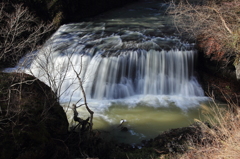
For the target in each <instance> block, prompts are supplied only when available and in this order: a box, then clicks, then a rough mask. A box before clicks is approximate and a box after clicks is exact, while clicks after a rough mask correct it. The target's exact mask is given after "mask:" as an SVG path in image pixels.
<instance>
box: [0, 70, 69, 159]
mask: <svg viewBox="0 0 240 159" xmlns="http://www.w3.org/2000/svg"><path fill="white" fill-rule="evenodd" d="M0 88H1V89H0V141H1V143H0V147H1V151H0V158H2V159H8V158H19V159H20V158H22V159H28V158H35V159H36V158H39V159H40V158H41V159H42V158H64V156H67V153H68V151H67V148H66V146H65V144H64V139H65V135H67V133H68V121H67V118H66V114H65V112H64V110H63V108H62V107H61V106H60V105H59V103H58V101H57V98H56V95H55V94H54V93H53V92H52V91H51V89H50V88H49V87H48V86H47V85H45V84H44V83H42V82H41V81H39V80H37V79H36V78H34V77H32V76H30V75H26V74H20V73H11V74H9V73H0Z"/></svg>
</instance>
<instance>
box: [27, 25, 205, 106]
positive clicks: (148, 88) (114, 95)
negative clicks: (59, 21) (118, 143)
mask: <svg viewBox="0 0 240 159" xmlns="http://www.w3.org/2000/svg"><path fill="white" fill-rule="evenodd" d="M98 25H100V27H99V26H98V27H95V28H94V29H91V32H88V31H87V32H86V30H87V29H86V24H83V23H79V24H75V25H74V24H71V25H63V26H62V27H61V28H60V29H59V30H58V31H57V32H56V33H55V34H54V35H53V36H52V37H51V38H50V39H49V41H48V42H47V43H46V44H45V46H44V47H43V48H42V49H41V50H39V51H38V53H37V54H36V57H35V59H34V60H33V61H32V63H31V66H30V68H28V69H27V72H28V73H30V74H33V75H34V76H36V77H38V78H39V79H40V80H42V81H44V82H45V83H46V84H48V85H49V86H50V87H51V88H52V89H53V90H54V91H55V92H56V93H57V94H58V96H59V97H60V101H61V102H69V101H73V102H74V101H78V100H79V99H80V98H82V92H81V89H80V86H79V81H78V80H79V79H78V76H77V74H79V77H80V78H81V80H82V81H83V87H84V90H85V93H86V96H87V98H88V99H89V100H98V101H101V100H118V99H119V100H123V101H124V99H126V98H129V97H134V96H142V97H144V96H149V95H153V96H161V95H169V96H183V97H186V98H187V97H202V96H204V93H203V90H202V88H201V86H200V85H199V83H198V82H197V80H196V78H195V76H194V67H195V62H196V56H197V52H196V51H195V50H192V49H189V48H188V47H187V46H186V45H185V47H183V45H184V44H182V43H181V44H179V43H180V41H178V40H176V38H174V39H169V38H168V39H167V38H160V37H149V36H146V35H144V34H142V33H141V32H136V31H134V32H133V31H126V32H124V33H122V34H121V35H116V34H112V35H105V36H104V37H103V36H102V35H103V32H102V29H103V28H104V25H103V24H98ZM79 26H84V29H83V28H81V29H79V28H78V27H79ZM91 26H92V24H91ZM94 26H96V24H95V25H94ZM76 28H78V29H77V31H76ZM66 30H67V31H66ZM93 30H94V32H93ZM100 35H101V36H100ZM136 41H137V42H136ZM163 41H164V42H165V43H173V42H175V43H176V44H175V46H174V45H172V49H165V48H166V47H162V42H163ZM160 44H161V45H160ZM165 46H166V45H165Z"/></svg>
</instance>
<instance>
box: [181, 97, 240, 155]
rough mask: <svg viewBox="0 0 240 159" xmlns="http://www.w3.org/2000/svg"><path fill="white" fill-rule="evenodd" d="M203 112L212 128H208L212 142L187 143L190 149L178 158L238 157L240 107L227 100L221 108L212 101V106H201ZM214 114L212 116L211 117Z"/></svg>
mask: <svg viewBox="0 0 240 159" xmlns="http://www.w3.org/2000/svg"><path fill="white" fill-rule="evenodd" d="M203 110H204V113H205V114H206V116H207V118H208V122H209V123H210V124H211V125H212V128H211V129H210V128H209V130H208V132H207V133H210V134H211V135H212V137H213V139H214V140H213V142H206V143H205V144H204V145H202V144H201V145H199V144H196V143H191V142H190V143H188V145H190V147H189V148H190V150H189V151H188V152H186V153H184V154H182V155H181V156H179V157H178V158H181V159H238V158H239V156H240V122H239V120H240V116H239V113H240V108H239V106H238V105H237V104H235V103H231V101H230V100H229V101H228V108H227V109H226V108H225V109H223V108H221V106H219V105H218V104H217V103H215V102H214V101H213V105H212V108H210V109H209V108H207V107H204V106H203ZM213 116H214V117H213Z"/></svg>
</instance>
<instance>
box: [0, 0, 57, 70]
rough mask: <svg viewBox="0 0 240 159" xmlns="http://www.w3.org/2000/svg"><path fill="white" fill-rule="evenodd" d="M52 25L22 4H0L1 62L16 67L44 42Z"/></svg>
mask: <svg viewBox="0 0 240 159" xmlns="http://www.w3.org/2000/svg"><path fill="white" fill-rule="evenodd" d="M52 30H53V25H52V23H44V22H41V21H39V20H38V19H37V18H36V17H35V16H34V15H33V14H32V13H30V12H29V10H28V9H27V8H26V7H24V6H23V5H22V4H8V3H0V61H1V63H2V64H4V65H7V66H11V65H15V64H16V63H17V62H18V61H19V59H20V58H21V57H22V56H23V55H24V54H26V53H27V52H29V51H32V50H34V49H36V48H37V46H39V45H40V44H41V43H43V42H44V40H43V37H45V36H46V34H47V33H49V32H50V31H52Z"/></svg>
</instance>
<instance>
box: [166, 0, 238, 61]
mask: <svg viewBox="0 0 240 159" xmlns="http://www.w3.org/2000/svg"><path fill="white" fill-rule="evenodd" d="M239 6H240V0H200V1H194V0H193V1H191V0H189V1H188V0H180V1H179V2H178V3H176V1H172V2H171V5H170V8H169V13H170V14H173V15H174V22H175V25H176V27H177V28H178V30H179V32H180V33H182V34H183V35H184V36H188V37H189V38H194V39H198V40H199V41H200V45H201V47H202V48H203V49H204V51H205V53H206V55H209V56H212V59H213V60H228V58H229V57H231V56H236V54H237V53H239V51H240V46H239V43H240V30H239V26H240V18H239V14H240V12H239V11H240V9H239V8H240V7H239Z"/></svg>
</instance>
